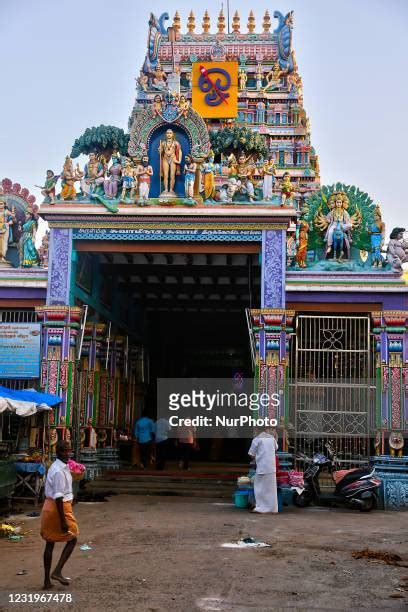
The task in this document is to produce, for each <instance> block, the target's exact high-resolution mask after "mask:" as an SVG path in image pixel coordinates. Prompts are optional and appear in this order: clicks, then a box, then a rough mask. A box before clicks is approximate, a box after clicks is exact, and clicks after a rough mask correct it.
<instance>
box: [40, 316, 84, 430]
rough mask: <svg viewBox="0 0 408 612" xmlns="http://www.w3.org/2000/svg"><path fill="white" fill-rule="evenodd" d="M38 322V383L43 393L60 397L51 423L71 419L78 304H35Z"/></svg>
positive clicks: (57, 423)
mask: <svg viewBox="0 0 408 612" xmlns="http://www.w3.org/2000/svg"><path fill="white" fill-rule="evenodd" d="M36 312H37V315H38V319H39V320H40V321H41V322H42V360H41V381H40V384H41V387H42V389H43V390H44V391H45V392H47V393H53V394H56V395H60V396H61V397H62V398H63V402H62V404H60V405H59V406H58V407H57V408H56V410H55V413H54V415H53V418H52V419H51V420H52V421H53V423H52V424H55V425H67V426H70V425H71V423H72V400H73V389H74V382H75V380H74V379H75V357H76V339H77V334H78V330H79V326H80V320H81V312H82V310H81V308H78V307H74V306H67V305H64V306H51V305H50V306H38V307H36Z"/></svg>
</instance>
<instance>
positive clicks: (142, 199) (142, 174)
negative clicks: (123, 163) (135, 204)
mask: <svg viewBox="0 0 408 612" xmlns="http://www.w3.org/2000/svg"><path fill="white" fill-rule="evenodd" d="M136 176H137V180H138V184H139V204H141V205H142V206H143V205H144V204H146V203H147V201H148V199H149V191H150V179H151V177H152V176H153V168H152V167H151V166H150V165H149V157H148V156H147V155H143V157H142V159H141V162H140V164H139V165H138V166H137V168H136Z"/></svg>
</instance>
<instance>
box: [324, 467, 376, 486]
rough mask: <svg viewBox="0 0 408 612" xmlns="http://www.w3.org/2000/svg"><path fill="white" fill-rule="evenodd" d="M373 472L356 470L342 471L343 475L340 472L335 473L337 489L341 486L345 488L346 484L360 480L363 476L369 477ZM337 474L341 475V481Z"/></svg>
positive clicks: (370, 470) (367, 469)
mask: <svg viewBox="0 0 408 612" xmlns="http://www.w3.org/2000/svg"><path fill="white" fill-rule="evenodd" d="M372 471H373V470H372V468H354V469H351V470H340V473H341V475H340V474H339V472H335V473H334V475H333V478H334V481H335V483H336V488H337V487H338V486H339V485H341V486H344V485H345V484H347V483H350V482H353V481H354V480H358V479H359V478H362V477H363V476H368V475H369V474H371V472H372ZM336 474H339V475H340V479H338V478H336Z"/></svg>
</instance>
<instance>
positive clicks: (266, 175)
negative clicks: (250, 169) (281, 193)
mask: <svg viewBox="0 0 408 612" xmlns="http://www.w3.org/2000/svg"><path fill="white" fill-rule="evenodd" d="M275 174H276V167H275V162H274V159H273V157H270V158H269V159H267V160H266V161H265V163H264V165H263V167H262V176H263V180H262V195H263V199H264V200H272V196H273V186H274V183H275Z"/></svg>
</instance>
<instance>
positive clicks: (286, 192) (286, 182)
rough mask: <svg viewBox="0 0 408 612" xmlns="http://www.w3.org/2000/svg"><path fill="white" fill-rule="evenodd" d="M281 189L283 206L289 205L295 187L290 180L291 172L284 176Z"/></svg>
mask: <svg viewBox="0 0 408 612" xmlns="http://www.w3.org/2000/svg"><path fill="white" fill-rule="evenodd" d="M280 189H281V206H285V205H287V204H286V202H287V201H288V200H292V198H293V194H294V191H295V187H294V185H293V184H292V182H291V180H290V174H289V172H285V174H284V175H283V181H282V182H281V184H280Z"/></svg>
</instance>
